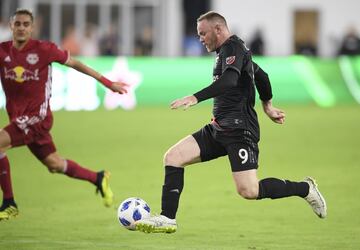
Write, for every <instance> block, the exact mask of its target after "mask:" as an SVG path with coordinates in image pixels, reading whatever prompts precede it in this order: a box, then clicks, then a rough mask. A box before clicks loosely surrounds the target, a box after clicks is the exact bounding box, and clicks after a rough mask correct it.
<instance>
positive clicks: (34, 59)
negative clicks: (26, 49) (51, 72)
mask: <svg viewBox="0 0 360 250" xmlns="http://www.w3.org/2000/svg"><path fill="white" fill-rule="evenodd" d="M26 61H27V62H28V63H29V64H31V65H34V64H36V63H37V62H38V61H39V56H38V54H33V53H31V54H28V55H27V57H26Z"/></svg>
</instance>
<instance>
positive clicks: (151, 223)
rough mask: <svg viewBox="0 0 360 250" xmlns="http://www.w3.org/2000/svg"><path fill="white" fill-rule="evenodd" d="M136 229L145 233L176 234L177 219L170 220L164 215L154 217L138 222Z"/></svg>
mask: <svg viewBox="0 0 360 250" xmlns="http://www.w3.org/2000/svg"><path fill="white" fill-rule="evenodd" d="M135 228H136V230H137V231H141V232H144V233H175V232H176V229H177V225H176V220H175V219H169V218H168V217H166V216H164V215H153V216H151V217H150V218H147V219H142V220H138V221H136V222H135Z"/></svg>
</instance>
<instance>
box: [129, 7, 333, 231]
mask: <svg viewBox="0 0 360 250" xmlns="http://www.w3.org/2000/svg"><path fill="white" fill-rule="evenodd" d="M197 30H198V35H199V37H200V41H201V43H202V44H203V45H204V46H205V47H206V49H207V50H208V51H209V52H213V51H215V52H216V59H215V67H214V70H213V82H212V84H210V85H209V86H208V87H206V88H204V89H202V90H200V91H199V92H197V93H195V94H193V95H191V96H186V97H183V98H181V99H178V100H175V101H174V102H172V103H171V108H172V109H177V108H179V107H184V108H185V109H186V108H188V107H190V106H193V105H195V104H197V103H199V102H201V101H204V100H207V99H210V98H214V107H213V117H214V118H213V119H212V122H211V123H210V124H208V125H206V126H205V127H203V128H202V129H200V130H199V131H197V132H195V133H194V134H192V135H189V136H187V137H185V138H184V139H182V140H180V141H179V142H178V143H176V144H175V145H174V146H172V147H171V148H170V149H169V150H168V151H167V152H166V154H165V156H164V165H165V181H164V185H163V188H162V204H161V205H162V206H161V209H162V211H161V214H160V215H155V216H151V217H150V218H148V219H143V220H140V221H137V223H136V229H137V230H139V231H143V232H147V233H152V232H159V233H173V232H175V231H176V229H177V224H176V219H175V216H176V212H177V209H178V204H179V199H180V194H181V191H182V189H183V186H184V167H185V166H187V165H190V164H194V163H197V162H204V161H210V160H212V159H215V158H218V157H220V156H225V155H227V156H228V158H229V161H230V165H231V170H232V175H233V179H234V182H235V185H236V189H237V192H238V193H239V194H240V195H241V196H242V197H243V198H245V199H250V200H261V199H264V198H271V199H277V198H284V197H289V196H299V197H302V198H304V199H305V200H306V201H307V202H308V203H309V204H310V206H311V207H312V209H313V211H314V212H315V214H317V215H318V216H319V217H320V218H325V216H326V203H325V200H324V198H323V196H322V195H321V194H320V192H319V190H318V188H317V185H316V183H315V181H314V180H313V179H312V178H310V177H306V178H305V179H304V180H303V181H301V182H294V181H289V180H281V179H277V178H266V179H262V180H260V181H259V180H258V178H257V168H258V154H259V149H258V142H259V139H260V138H259V124H258V119H257V115H256V112H255V110H254V105H255V87H256V89H257V91H258V92H259V96H260V99H261V101H262V106H263V110H264V112H265V113H266V114H267V115H268V117H269V118H270V119H271V120H273V121H274V122H276V123H279V124H283V123H284V120H285V113H284V112H283V111H281V110H279V109H277V108H275V107H273V106H272V102H271V99H272V92H271V85H270V81H269V78H268V75H267V74H266V73H265V72H264V71H263V70H262V69H261V68H260V67H259V66H258V65H257V64H256V63H254V62H253V61H252V58H251V52H250V51H249V49H248V48H247V47H246V45H245V44H244V42H243V41H242V40H241V39H240V38H238V37H237V36H235V35H232V34H231V33H230V31H229V29H228V27H227V24H226V20H225V18H224V17H223V16H221V15H220V14H218V13H216V12H212V11H211V12H208V13H206V14H203V15H201V16H200V17H199V18H198V20H197Z"/></svg>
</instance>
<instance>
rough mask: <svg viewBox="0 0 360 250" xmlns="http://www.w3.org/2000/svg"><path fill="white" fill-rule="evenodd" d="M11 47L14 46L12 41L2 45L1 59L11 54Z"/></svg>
mask: <svg viewBox="0 0 360 250" xmlns="http://www.w3.org/2000/svg"><path fill="white" fill-rule="evenodd" d="M11 45H12V42H11V41H6V42H1V43H0V57H1V58H3V57H5V56H6V55H7V54H9V52H10V48H11Z"/></svg>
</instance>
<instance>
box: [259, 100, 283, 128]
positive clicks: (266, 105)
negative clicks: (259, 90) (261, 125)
mask: <svg viewBox="0 0 360 250" xmlns="http://www.w3.org/2000/svg"><path fill="white" fill-rule="evenodd" d="M262 106H263V110H264V112H265V113H266V114H267V116H268V117H269V118H270V119H271V120H272V121H273V122H276V123H279V124H283V123H284V122H285V112H284V111H282V110H280V109H278V108H275V107H273V106H272V102H271V100H268V101H263V102H262Z"/></svg>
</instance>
